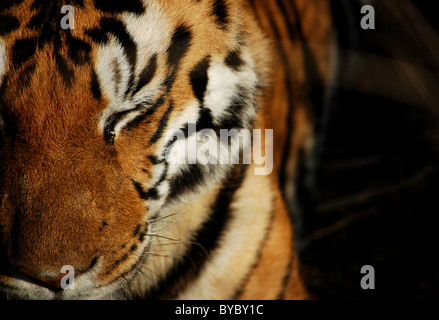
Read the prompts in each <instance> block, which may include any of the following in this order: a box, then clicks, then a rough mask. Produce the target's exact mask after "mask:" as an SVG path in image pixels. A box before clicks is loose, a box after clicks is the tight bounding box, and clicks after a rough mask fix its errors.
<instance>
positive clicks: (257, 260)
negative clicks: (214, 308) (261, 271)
mask: <svg viewBox="0 0 439 320" xmlns="http://www.w3.org/2000/svg"><path fill="white" fill-rule="evenodd" d="M274 201H275V200H274V199H272V201H271V202H272V208H271V213H270V222H269V224H268V227H267V228H266V229H265V234H264V239H263V240H262V243H261V246H260V247H259V250H258V252H257V254H256V258H255V261H254V263H253V265H252V266H251V267H250V270H249V271H248V272H247V275H246V276H245V277H244V280H243V281H242V283H241V285H240V286H239V287H238V289H237V290H236V292H235V293H234V294H233V296H232V300H236V299H238V298H239V296H240V295H241V294H242V292H243V290H244V289H245V287H246V285H247V283H248V282H249V281H250V277H251V275H252V274H253V272H254V271H255V269H256V268H257V267H258V266H259V263H260V262H261V257H262V250H263V249H264V247H265V244H266V243H267V240H268V237H269V235H270V232H271V230H272V228H273V221H274V210H275V204H274Z"/></svg>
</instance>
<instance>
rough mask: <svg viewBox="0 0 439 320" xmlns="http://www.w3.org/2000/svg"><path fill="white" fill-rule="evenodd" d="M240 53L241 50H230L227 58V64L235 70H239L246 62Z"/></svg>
mask: <svg viewBox="0 0 439 320" xmlns="http://www.w3.org/2000/svg"><path fill="white" fill-rule="evenodd" d="M240 53H241V52H240V50H233V51H230V52H229V54H228V55H227V57H226V59H225V63H226V65H227V66H229V67H230V68H232V69H233V70H235V71H239V68H240V67H241V66H242V65H243V64H244V61H243V60H242V59H241V56H240Z"/></svg>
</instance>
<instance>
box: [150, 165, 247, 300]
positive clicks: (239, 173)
mask: <svg viewBox="0 0 439 320" xmlns="http://www.w3.org/2000/svg"><path fill="white" fill-rule="evenodd" d="M246 168H247V166H245V165H236V166H235V167H234V168H233V170H232V172H231V173H230V174H229V176H228V178H227V179H226V181H225V182H224V184H223V188H222V189H221V190H220V192H219V193H218V196H217V199H216V202H215V203H214V204H213V205H212V207H211V215H210V219H209V220H208V221H207V222H206V223H205V224H204V225H203V226H202V227H201V229H200V230H198V232H197V236H196V237H195V239H193V241H192V242H193V243H196V244H197V245H192V246H190V247H189V249H188V251H187V252H186V254H185V256H184V257H183V258H182V259H181V260H180V261H179V262H178V263H176V265H175V266H174V268H173V269H171V270H170V271H169V273H168V274H167V275H166V277H165V278H162V279H161V280H160V281H159V283H158V285H157V286H156V287H154V288H152V289H151V290H150V292H149V294H148V298H149V299H173V298H176V297H177V295H178V293H180V292H182V291H184V289H185V288H186V286H187V284H188V283H190V282H191V281H193V280H194V279H195V278H196V276H198V275H199V274H200V271H201V270H202V269H203V268H204V266H205V264H206V262H207V260H208V258H209V257H210V254H211V253H212V252H213V251H214V250H215V249H216V248H217V247H218V245H219V239H220V238H221V237H222V236H223V235H224V232H225V231H226V230H227V225H228V224H229V221H230V219H231V217H232V209H231V204H232V202H233V200H234V197H235V194H236V191H237V190H238V189H239V188H240V187H241V185H242V182H243V180H244V176H245V172H246Z"/></svg>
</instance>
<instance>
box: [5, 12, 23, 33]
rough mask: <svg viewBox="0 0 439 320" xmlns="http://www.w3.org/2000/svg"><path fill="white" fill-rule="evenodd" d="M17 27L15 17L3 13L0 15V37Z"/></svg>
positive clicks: (17, 23)
mask: <svg viewBox="0 0 439 320" xmlns="http://www.w3.org/2000/svg"><path fill="white" fill-rule="evenodd" d="M19 26H20V22H19V21H18V19H17V18H16V17H14V16H11V15H9V14H4V13H2V14H0V36H4V35H7V34H8V33H10V32H11V31H14V30H16V29H17V28H18V27H19Z"/></svg>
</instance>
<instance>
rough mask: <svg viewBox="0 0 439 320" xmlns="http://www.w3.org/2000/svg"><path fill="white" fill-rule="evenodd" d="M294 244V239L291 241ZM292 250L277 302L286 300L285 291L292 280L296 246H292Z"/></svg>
mask: <svg viewBox="0 0 439 320" xmlns="http://www.w3.org/2000/svg"><path fill="white" fill-rule="evenodd" d="M291 241H292V243H294V238H293V239H291ZM291 249H292V250H290V258H289V259H288V265H287V270H286V273H285V275H284V278H283V279H282V287H281V290H280V292H279V294H278V296H277V298H276V299H277V300H284V299H285V289H286V288H287V285H288V282H289V281H290V278H291V274H292V270H291V268H292V266H293V261H294V257H295V255H296V253H295V252H294V245H292V246H291Z"/></svg>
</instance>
